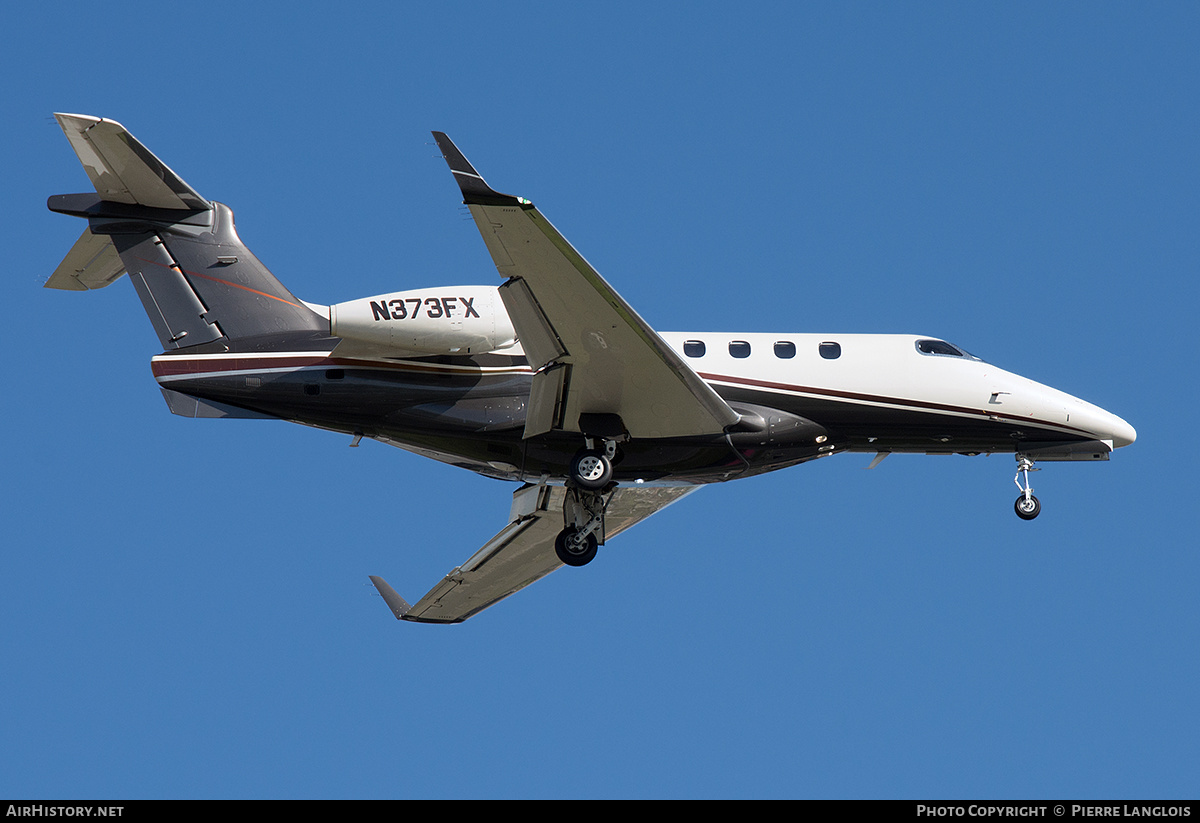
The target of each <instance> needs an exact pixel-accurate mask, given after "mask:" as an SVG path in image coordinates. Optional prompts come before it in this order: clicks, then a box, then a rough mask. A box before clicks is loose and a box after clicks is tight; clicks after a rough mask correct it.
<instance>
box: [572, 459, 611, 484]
mask: <svg viewBox="0 0 1200 823" xmlns="http://www.w3.org/2000/svg"><path fill="white" fill-rule="evenodd" d="M612 476H613V467H612V461H611V460H609V459H608V458H607V457H605V456H604V452H598V451H593V450H590V449H584V450H583V451H581V452H580V453H579V454H577V455H575V459H573V460H572V461H571V482H572V483H574V484H575V486H576V487H578V488H580V489H584V490H585V491H590V492H598V491H600V490H601V489H603V488H604V487H605V486H607V485H608V484H609V483H610V482H611V481H612Z"/></svg>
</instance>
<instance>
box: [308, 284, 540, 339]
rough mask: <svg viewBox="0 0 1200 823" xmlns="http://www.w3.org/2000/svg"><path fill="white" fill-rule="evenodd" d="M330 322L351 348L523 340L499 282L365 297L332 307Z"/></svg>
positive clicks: (335, 334)
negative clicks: (499, 287) (493, 285)
mask: <svg viewBox="0 0 1200 823" xmlns="http://www.w3.org/2000/svg"><path fill="white" fill-rule="evenodd" d="M329 328H330V333H331V334H333V336H334V337H340V338H342V341H343V342H342V344H341V345H339V347H338V350H339V352H342V353H345V352H344V350H343V346H345V348H346V349H351V350H358V349H370V350H373V351H385V352H391V351H400V352H417V353H421V354H464V355H465V354H479V353H481V352H489V351H495V350H497V349H506V348H509V347H510V346H512V345H514V344H515V343H516V342H517V334H516V332H515V331H514V330H513V325H512V321H511V320H509V319H508V313H507V312H506V311H505V310H504V304H503V303H502V302H501V300H500V295H499V294H498V292H497V291H496V289H495V288H493V287H490V286H444V287H439V288H432V289H414V290H412V291H398V292H393V293H391V294H381V295H378V296H376V297H363V298H361V299H359V300H350V301H347V302H345V303H337V304H335V305H332V306H330V307H329Z"/></svg>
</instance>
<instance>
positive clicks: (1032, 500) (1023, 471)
mask: <svg viewBox="0 0 1200 823" xmlns="http://www.w3.org/2000/svg"><path fill="white" fill-rule="evenodd" d="M1036 471H1040V469H1035V468H1034V467H1033V461H1032V460H1031V459H1029V458H1028V457H1026V456H1025V455H1023V454H1018V455H1017V476H1016V477H1014V478H1013V482H1014V483H1016V484H1017V488H1018V489H1020V490H1021V496H1020V497H1018V498H1017V502H1016V503H1014V504H1013V508H1014V509H1015V510H1016V512H1017V517H1019V518H1021V519H1022V520H1032V519H1033V518H1035V517H1037V516H1038V515H1039V514H1041V512H1042V504H1041V503H1040V502H1039V501H1038V499H1037V498H1036V497H1034V496H1033V487H1032V486H1030V485H1029V473H1030V472H1036ZM1022 479H1023V480H1024V481H1025V482H1024V484H1022V483H1021V481H1022Z"/></svg>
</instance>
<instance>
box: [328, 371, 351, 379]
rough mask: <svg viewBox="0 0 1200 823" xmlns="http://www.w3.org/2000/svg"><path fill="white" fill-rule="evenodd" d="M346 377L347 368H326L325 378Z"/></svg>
mask: <svg viewBox="0 0 1200 823" xmlns="http://www.w3.org/2000/svg"><path fill="white" fill-rule="evenodd" d="M345 377H346V371H345V369H326V370H325V379H326V380H343V379H345Z"/></svg>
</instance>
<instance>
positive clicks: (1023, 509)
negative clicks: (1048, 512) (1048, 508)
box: [1013, 494, 1042, 520]
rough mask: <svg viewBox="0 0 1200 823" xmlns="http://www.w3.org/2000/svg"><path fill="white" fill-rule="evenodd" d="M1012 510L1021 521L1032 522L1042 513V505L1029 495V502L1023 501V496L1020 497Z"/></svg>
mask: <svg viewBox="0 0 1200 823" xmlns="http://www.w3.org/2000/svg"><path fill="white" fill-rule="evenodd" d="M1013 510H1014V511H1015V512H1016V513H1017V517H1019V518H1021V519H1022V520H1032V519H1033V518H1035V517H1037V516H1038V515H1039V514H1041V513H1042V504H1041V503H1040V502H1038V499H1037V498H1036V497H1034V496H1033V495H1032V494H1031V495H1029V500H1026V499H1025V495H1021V496H1020V497H1018V498H1017V502H1016V503H1014V504H1013Z"/></svg>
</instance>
